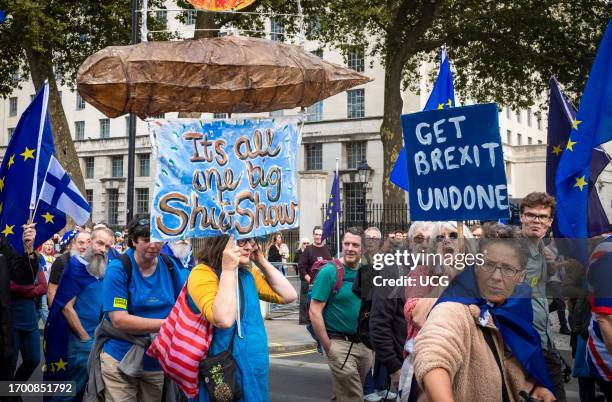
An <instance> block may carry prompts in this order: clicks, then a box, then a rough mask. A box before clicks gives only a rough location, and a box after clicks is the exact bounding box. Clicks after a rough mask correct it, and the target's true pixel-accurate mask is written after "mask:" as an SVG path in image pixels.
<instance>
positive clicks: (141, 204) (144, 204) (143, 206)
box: [136, 188, 149, 214]
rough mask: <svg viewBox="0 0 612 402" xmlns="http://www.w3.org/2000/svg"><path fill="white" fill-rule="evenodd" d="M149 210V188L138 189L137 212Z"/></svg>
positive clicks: (142, 212) (143, 212)
mask: <svg viewBox="0 0 612 402" xmlns="http://www.w3.org/2000/svg"><path fill="white" fill-rule="evenodd" d="M148 212H149V189H148V188H137V189H136V213H137V214H146V213H148Z"/></svg>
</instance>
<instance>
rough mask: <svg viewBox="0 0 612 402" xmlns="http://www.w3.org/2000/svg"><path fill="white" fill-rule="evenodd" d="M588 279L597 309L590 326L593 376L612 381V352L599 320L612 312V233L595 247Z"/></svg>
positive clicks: (592, 307) (588, 349)
mask: <svg viewBox="0 0 612 402" xmlns="http://www.w3.org/2000/svg"><path fill="white" fill-rule="evenodd" d="M587 280H588V282H589V301H590V303H591V309H592V311H593V315H592V318H591V324H590V325H589V340H588V344H587V364H588V366H589V369H590V371H591V374H592V375H594V376H595V377H597V378H599V379H602V380H604V381H612V354H611V353H610V352H608V349H607V348H606V345H605V343H604V341H603V336H602V333H601V329H600V327H599V323H598V322H597V319H596V315H597V314H598V315H610V314H612V236H608V237H607V238H606V239H605V240H603V241H602V242H601V243H600V244H599V245H598V246H597V247H596V248H595V250H593V254H591V259H590V261H589V270H588V272H587Z"/></svg>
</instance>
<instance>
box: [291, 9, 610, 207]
mask: <svg viewBox="0 0 612 402" xmlns="http://www.w3.org/2000/svg"><path fill="white" fill-rule="evenodd" d="M303 7H304V12H305V14H306V21H307V24H309V25H311V26H314V25H317V26H318V27H319V29H318V30H317V35H316V36H317V37H318V38H320V40H322V41H323V42H324V43H327V44H331V45H335V46H337V47H339V48H341V49H346V48H348V47H351V46H364V47H365V48H366V49H368V51H369V54H370V56H372V57H377V58H379V59H380V60H381V62H382V65H383V66H384V68H385V82H384V116H383V121H382V125H381V128H380V135H381V140H382V144H383V150H384V172H383V174H384V177H385V178H387V179H386V180H384V181H383V189H382V190H383V195H384V200H385V202H386V203H403V202H404V200H405V195H404V192H403V190H401V189H400V188H398V187H396V186H395V185H393V184H392V183H391V182H390V181H389V180H388V177H389V175H390V173H391V170H392V168H393V165H394V163H395V160H396V159H397V155H398V154H399V151H400V149H401V147H402V135H401V128H400V114H401V112H402V106H403V102H402V97H401V92H402V88H406V87H413V86H412V85H411V83H414V82H418V80H415V78H417V77H418V67H419V65H420V64H421V62H422V61H425V60H434V59H436V58H437V57H438V50H439V48H440V47H441V46H442V45H446V46H447V47H448V50H449V55H450V57H451V61H452V63H453V65H454V69H455V74H454V77H455V85H456V90H457V92H458V94H459V96H460V97H461V99H471V100H474V101H477V102H484V101H489V102H490V101H495V102H498V103H499V104H503V105H510V106H513V107H525V106H528V105H531V104H533V103H534V101H535V100H536V99H538V97H539V96H541V94H542V93H545V91H546V89H547V87H548V76H549V75H550V74H551V73H553V74H555V75H556V76H557V78H558V80H559V81H560V83H561V84H562V85H564V87H565V89H566V90H568V91H569V93H570V94H573V96H574V97H577V96H578V94H579V93H580V92H581V89H582V87H583V85H584V83H585V81H586V77H587V75H588V72H589V70H590V67H591V64H592V61H593V59H594V57H595V52H596V48H597V45H598V43H599V40H600V39H601V37H602V36H603V30H604V29H605V26H606V24H607V21H608V19H609V17H610V15H612V3H610V2H609V1H605V0H334V1H320V0H303ZM294 29H295V27H294ZM413 89H414V87H413Z"/></svg>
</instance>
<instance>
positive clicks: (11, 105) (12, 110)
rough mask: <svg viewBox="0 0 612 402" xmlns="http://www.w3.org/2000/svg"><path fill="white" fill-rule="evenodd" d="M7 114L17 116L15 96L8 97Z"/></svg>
mask: <svg viewBox="0 0 612 402" xmlns="http://www.w3.org/2000/svg"><path fill="white" fill-rule="evenodd" d="M9 116H11V117H12V116H17V97H16V96H13V97H11V98H9Z"/></svg>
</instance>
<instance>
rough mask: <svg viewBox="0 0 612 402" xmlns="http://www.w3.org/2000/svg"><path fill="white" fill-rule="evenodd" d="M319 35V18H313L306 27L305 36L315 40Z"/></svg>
mask: <svg viewBox="0 0 612 402" xmlns="http://www.w3.org/2000/svg"><path fill="white" fill-rule="evenodd" d="M320 34H321V18H320V17H314V18H313V19H312V21H310V24H309V26H308V33H307V35H308V36H310V37H311V38H316V37H317V36H319V35H320Z"/></svg>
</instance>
